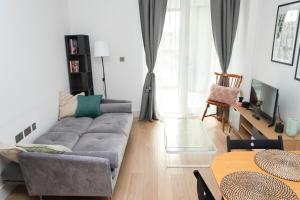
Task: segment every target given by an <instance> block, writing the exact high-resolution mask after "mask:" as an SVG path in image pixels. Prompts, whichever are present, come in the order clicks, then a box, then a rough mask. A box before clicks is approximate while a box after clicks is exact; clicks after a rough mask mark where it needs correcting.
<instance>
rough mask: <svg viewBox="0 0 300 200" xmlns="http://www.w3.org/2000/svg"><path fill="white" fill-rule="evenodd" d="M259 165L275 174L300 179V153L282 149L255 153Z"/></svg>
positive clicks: (283, 177) (292, 179)
mask: <svg viewBox="0 0 300 200" xmlns="http://www.w3.org/2000/svg"><path fill="white" fill-rule="evenodd" d="M254 161H255V163H256V165H257V166H258V167H260V168H261V169H262V170H264V171H266V172H268V173H269V174H271V175H273V176H277V177H279V178H282V179H286V180H290V181H300V155H299V154H296V153H292V152H287V151H282V150H265V151H261V152H258V153H257V154H256V155H255V158H254Z"/></svg>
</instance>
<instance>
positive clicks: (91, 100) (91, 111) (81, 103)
mask: <svg viewBox="0 0 300 200" xmlns="http://www.w3.org/2000/svg"><path fill="white" fill-rule="evenodd" d="M77 99H78V104H77V109H76V113H75V117H92V118H95V117H98V116H99V115H100V114H101V112H100V103H101V99H102V95H94V96H78V97H77Z"/></svg>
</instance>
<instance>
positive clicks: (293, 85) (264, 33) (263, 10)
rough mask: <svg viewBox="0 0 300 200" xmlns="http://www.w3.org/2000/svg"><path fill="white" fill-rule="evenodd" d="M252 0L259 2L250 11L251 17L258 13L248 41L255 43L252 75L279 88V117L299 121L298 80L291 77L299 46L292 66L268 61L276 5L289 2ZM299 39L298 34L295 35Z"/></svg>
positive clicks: (293, 73)
mask: <svg viewBox="0 0 300 200" xmlns="http://www.w3.org/2000/svg"><path fill="white" fill-rule="evenodd" d="M251 1H252V0H251ZM255 1H257V2H258V4H257V9H255V11H253V13H251V16H255V15H256V16H257V20H256V22H257V23H256V24H257V28H256V30H257V31H256V34H255V38H254V40H250V41H251V42H254V44H255V46H254V48H253V57H252V67H253V69H252V72H253V73H252V75H253V78H256V79H258V80H261V81H263V82H266V83H267V84H270V85H272V86H274V87H277V88H279V93H280V97H279V105H280V111H281V114H282V117H283V118H284V120H286V118H287V117H294V118H297V119H298V120H299V121H300V103H299V102H300V92H299V91H300V82H299V81H296V80H294V75H295V69H296V68H295V66H296V63H297V55H298V49H297V52H296V54H295V55H296V56H295V60H294V63H295V64H294V66H288V65H283V64H278V63H274V62H271V52H272V45H273V35H274V29H275V21H276V13H277V7H278V5H280V4H284V3H287V2H291V1H287V0H279V1H274V0H263V1H261V0H259V1H258V0H254V2H255ZM299 33H300V32H299ZM299 40H300V36H298V41H299ZM298 43H299V42H298ZM297 46H299V45H297Z"/></svg>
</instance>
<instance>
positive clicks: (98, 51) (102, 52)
mask: <svg viewBox="0 0 300 200" xmlns="http://www.w3.org/2000/svg"><path fill="white" fill-rule="evenodd" d="M107 56H109V47H108V44H107V43H106V42H104V41H96V42H95V46H94V57H95V58H101V61H102V70H103V78H102V81H103V85H104V95H105V98H107V91H106V82H105V67H104V61H103V57H107Z"/></svg>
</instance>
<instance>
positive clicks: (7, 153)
mask: <svg viewBox="0 0 300 200" xmlns="http://www.w3.org/2000/svg"><path fill="white" fill-rule="evenodd" d="M24 151H25V150H24V149H22V148H19V147H16V146H15V145H7V144H0V155H2V156H3V157H5V158H7V159H8V160H11V161H14V162H17V163H18V162H19V159H18V154H19V153H20V152H24Z"/></svg>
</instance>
